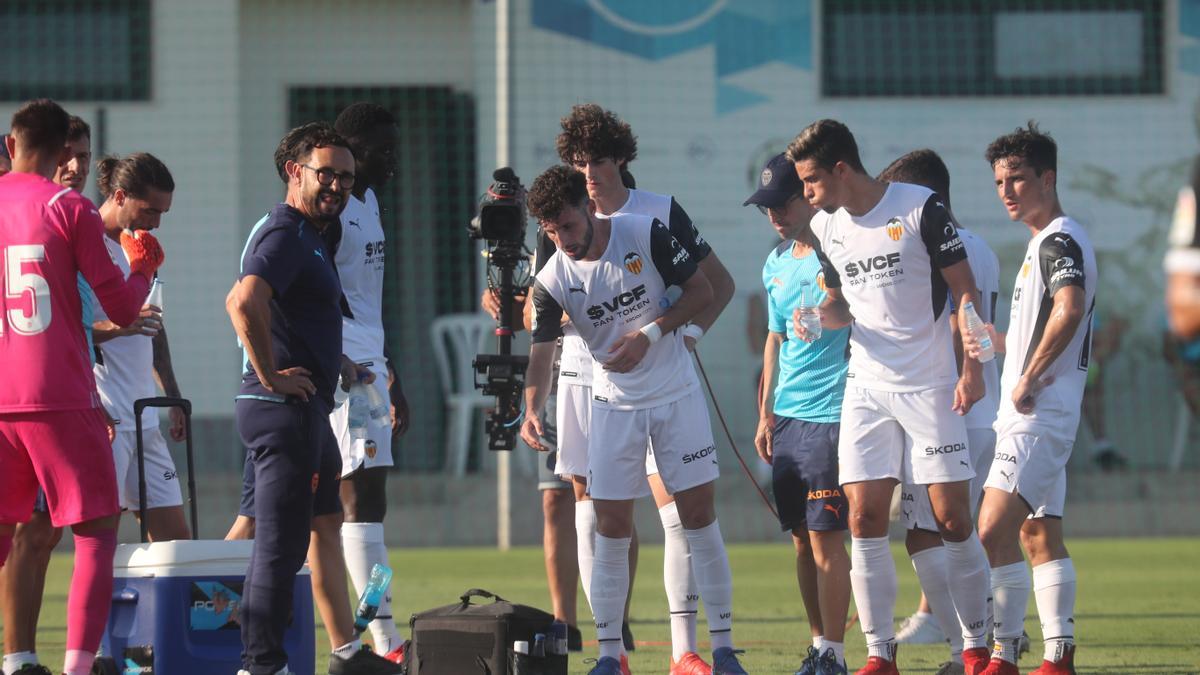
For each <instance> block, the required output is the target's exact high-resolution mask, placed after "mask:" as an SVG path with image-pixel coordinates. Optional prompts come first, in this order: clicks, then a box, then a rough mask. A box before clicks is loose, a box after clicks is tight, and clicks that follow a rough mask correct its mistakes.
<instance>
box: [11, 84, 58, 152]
mask: <svg viewBox="0 0 1200 675" xmlns="http://www.w3.org/2000/svg"><path fill="white" fill-rule="evenodd" d="M70 126H71V116H70V115H68V114H67V111H66V110H63V109H62V106H60V105H59V104H57V103H55V102H54V101H51V100H50V99H48V98H39V99H34V100H32V101H28V102H27V103H25V104H24V105H22V106H21V107H20V108H18V109H17V112H15V113H13V116H12V125H11V129H12V131H11V132H9V133H11V134H12V135H13V136H16V138H17V144H18V145H20V146H21V147H22V148H23V149H25V150H26V151H32V152H37V153H46V154H57V153H61V152H62V149H63V146H65V145H66V144H67V129H68V128H69V127H70Z"/></svg>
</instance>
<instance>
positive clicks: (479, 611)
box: [404, 588, 567, 675]
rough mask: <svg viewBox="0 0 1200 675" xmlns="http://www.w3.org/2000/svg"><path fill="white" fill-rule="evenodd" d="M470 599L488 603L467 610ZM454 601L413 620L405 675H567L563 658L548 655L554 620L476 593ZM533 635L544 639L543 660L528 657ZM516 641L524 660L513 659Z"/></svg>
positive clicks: (473, 590)
mask: <svg viewBox="0 0 1200 675" xmlns="http://www.w3.org/2000/svg"><path fill="white" fill-rule="evenodd" d="M473 597H478V598H490V599H492V602H490V603H487V604H471V598H473ZM459 600H460V601H459V602H457V603H454V604H453V605H446V606H445V607H437V608H434V609H429V610H426V611H424V612H418V613H416V614H413V616H412V619H411V620H410V621H409V624H410V626H411V628H412V645H411V649H412V651H411V652H410V653H409V654H406V655H405V657H404V661H405V665H406V666H407V672H408V675H476V674H478V675H566V674H567V655H566V654H552V653H551V651H552V647H551V640H552V638H551V627H550V626H551V624H552V623H554V615H553V614H549V613H547V612H543V611H542V610H540V609H537V608H536V607H528V606H526V605H518V604H516V603H512V602H509V601H507V600H505V599H504V598H501V597H500V596H498V595H494V594H492V593H489V592H487V591H485V590H482V589H479V588H472V589H471V590H469V591H467V592H466V593H463V594H462V596H461V597H460V598H459ZM538 633H541V634H543V635H544V636H545V640H544V643H543V644H544V651H545V656H544V657H538V656H536V655H535V654H534V653H533V652H534V651H535V649H534V645H535V639H534V636H535V635H537V634H538ZM518 641H521V642H525V643H527V644H528V645H529V651H530V655H529V656H528V657H525V656H524V655H521V656H518V655H517V654H515V653H514V651H513V645H514V643H516V642H518ZM518 659H519V662H518Z"/></svg>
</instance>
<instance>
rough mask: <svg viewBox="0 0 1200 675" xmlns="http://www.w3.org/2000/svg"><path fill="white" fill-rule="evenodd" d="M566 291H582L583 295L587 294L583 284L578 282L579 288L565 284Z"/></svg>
mask: <svg viewBox="0 0 1200 675" xmlns="http://www.w3.org/2000/svg"><path fill="white" fill-rule="evenodd" d="M567 291H568V292H570V293H583V294H584V295H587V291H585V290H583V284H579V288H574V287H571V286H567Z"/></svg>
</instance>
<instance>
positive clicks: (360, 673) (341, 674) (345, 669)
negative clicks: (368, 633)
mask: <svg viewBox="0 0 1200 675" xmlns="http://www.w3.org/2000/svg"><path fill="white" fill-rule="evenodd" d="M404 672H405V670H404V666H403V665H401V664H399V663H392V662H391V661H388V660H387V659H385V658H383V657H382V656H380V655H378V654H376V653H375V652H373V651H371V648H370V647H368V646H366V645H363V648H362V649H360V650H358V651H357V652H355V653H354V656H351V657H350V658H348V659H343V658H342V657H340V656H337V655H336V654H330V655H329V675H403V673H404Z"/></svg>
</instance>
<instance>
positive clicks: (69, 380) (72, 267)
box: [0, 172, 149, 413]
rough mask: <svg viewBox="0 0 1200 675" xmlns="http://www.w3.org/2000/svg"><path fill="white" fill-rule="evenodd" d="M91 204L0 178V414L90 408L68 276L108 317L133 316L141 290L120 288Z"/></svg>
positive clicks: (20, 177)
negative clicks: (84, 286)
mask: <svg viewBox="0 0 1200 675" xmlns="http://www.w3.org/2000/svg"><path fill="white" fill-rule="evenodd" d="M103 237H104V223H103V222H102V221H101V220H100V214H99V213H98V212H97V211H96V207H95V206H94V205H93V204H92V203H91V202H90V201H88V199H87V198H85V197H83V196H81V195H80V194H79V193H77V192H74V191H73V190H70V189H67V188H63V187H62V186H60V185H57V184H55V183H54V182H52V181H50V180H47V179H46V178H43V177H41V176H38V175H34V174H29V173H15V172H14V173H9V174H5V175H4V176H0V286H2V287H3V288H2V290H3V292H2V293H0V379H2V381H3V385H0V413H14V412H34V411H41V410H77V409H80V408H93V407H95V406H96V400H97V395H96V382H95V379H93V376H92V365H91V362H90V359H89V357H88V353H87V349H88V347H87V341H86V338H85V337H84V334H83V324H82V320H81V318H80V316H81V315H80V311H81V310H80V300H79V287H78V282H77V278H78V277H77V275H79V274H82V275H83V278H84V279H85V280H86V281H87V282H88V284H89V285H90V286H91V287H92V289H93V291H95V293H96V298H97V299H98V300H99V301H100V305H101V306H102V307H104V311H105V312H106V313H107V314H108V316H109V318H110V319H111V320H112V321H113V322H115V323H117V324H119V325H126V324H129V323H132V322H133V320H134V319H136V318H137V315H138V312H139V310H140V309H141V306H142V300H143V299H144V298H145V297H146V292H147V291H148V290H149V281H148V280H147V279H146V277H145V276H144V275H141V274H134V275H133V276H131V277H130V278H129V281H128V282H126V281H125V278H124V275H122V273H121V270H120V269H119V268H118V267H117V266H116V265H114V264H113V261H112V259H111V258H109V256H108V250H107V249H106V248H105V246H104V240H103Z"/></svg>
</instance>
